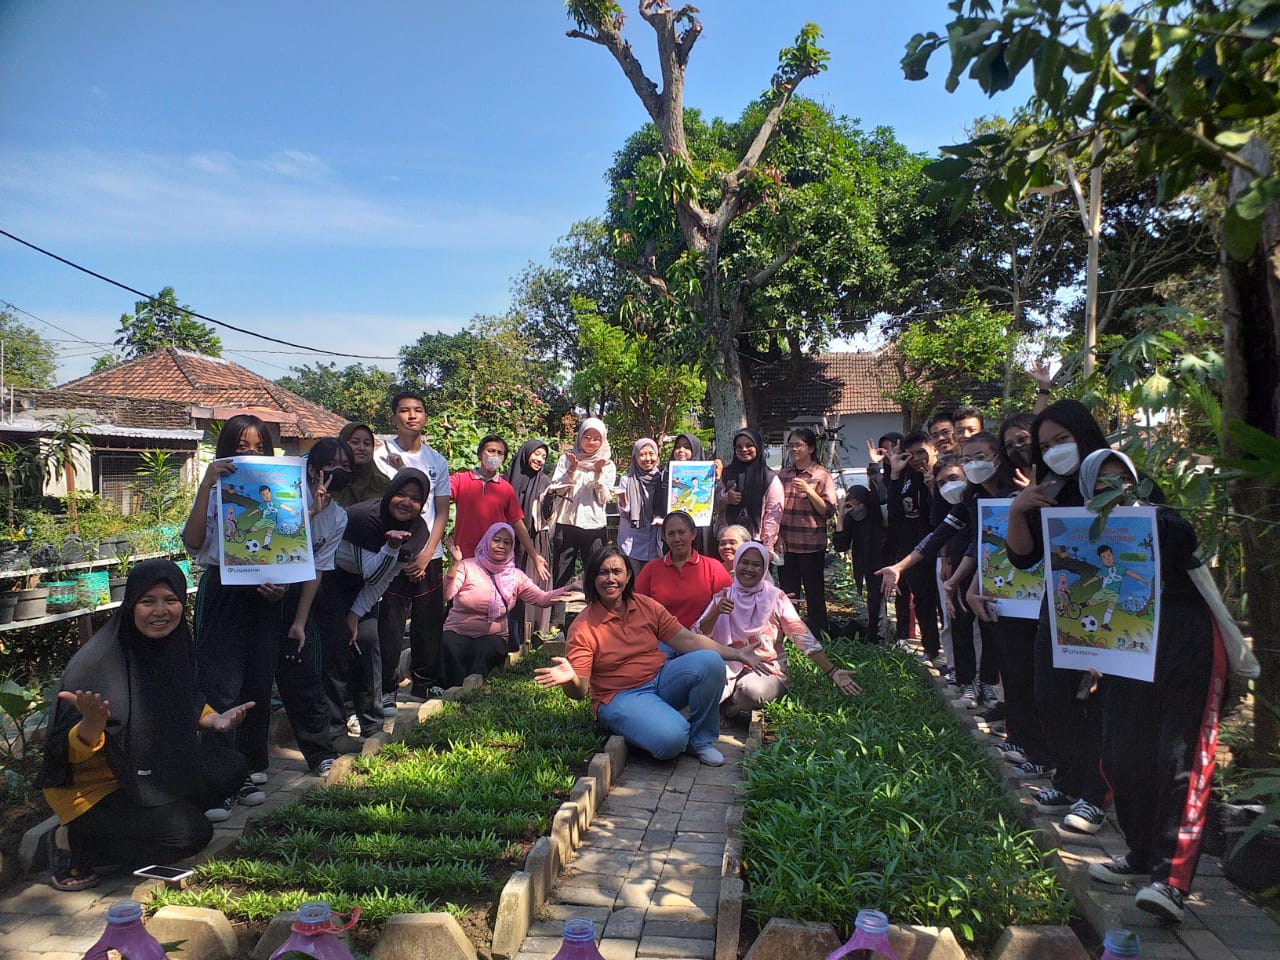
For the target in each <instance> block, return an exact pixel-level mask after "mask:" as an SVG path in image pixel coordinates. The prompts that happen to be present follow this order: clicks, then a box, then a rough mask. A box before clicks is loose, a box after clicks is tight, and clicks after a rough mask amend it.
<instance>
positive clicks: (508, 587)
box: [475, 523, 520, 622]
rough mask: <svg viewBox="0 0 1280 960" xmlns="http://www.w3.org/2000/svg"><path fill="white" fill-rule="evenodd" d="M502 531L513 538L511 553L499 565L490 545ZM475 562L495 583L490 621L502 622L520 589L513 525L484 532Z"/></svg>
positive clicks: (490, 605)
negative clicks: (491, 553)
mask: <svg viewBox="0 0 1280 960" xmlns="http://www.w3.org/2000/svg"><path fill="white" fill-rule="evenodd" d="M502 530H505V531H507V535H508V536H509V537H511V553H510V554H508V556H507V559H506V560H505V561H503V562H501V563H499V562H498V561H497V560H494V559H493V557H492V556H491V555H490V553H489V543H490V541H492V540H493V538H494V536H495V535H496V534H497V533H499V532H500V531H502ZM475 561H476V563H477V564H479V566H480V567H481V569H483V570H484V572H485V573H487V574H488V575H489V579H490V580H492V581H493V593H492V594H491V595H490V597H489V621H490V622H494V621H497V620H501V619H502V618H503V617H505V616H506V615H507V611H508V610H510V609H511V604H512V603H514V602H515V599H516V591H517V590H519V589H520V574H519V572H518V571H517V570H516V532H515V530H513V529H512V527H511V524H509V523H495V524H493V525H492V526H490V527H489V529H488V530H486V531H485V532H484V536H483V537H481V538H480V542H479V543H477V544H476V555H475Z"/></svg>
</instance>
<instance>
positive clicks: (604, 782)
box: [587, 753, 613, 800]
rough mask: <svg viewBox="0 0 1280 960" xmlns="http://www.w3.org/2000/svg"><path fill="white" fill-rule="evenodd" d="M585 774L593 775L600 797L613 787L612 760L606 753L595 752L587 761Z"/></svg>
mask: <svg viewBox="0 0 1280 960" xmlns="http://www.w3.org/2000/svg"><path fill="white" fill-rule="evenodd" d="M587 776H588V777H595V780H596V783H597V784H598V785H599V788H600V793H601V795H602V796H601V799H602V800H603V798H604V795H607V794H608V793H609V791H610V790H611V789H613V761H612V760H610V759H609V755H608V754H607V753H597V754H596V755H595V756H593V757H592V758H591V760H590V761H589V762H588V763H587Z"/></svg>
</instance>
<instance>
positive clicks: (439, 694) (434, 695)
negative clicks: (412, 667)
mask: <svg viewBox="0 0 1280 960" xmlns="http://www.w3.org/2000/svg"><path fill="white" fill-rule="evenodd" d="M443 697H444V687H429V688H428V689H427V699H428V700H440V699H442V698H443Z"/></svg>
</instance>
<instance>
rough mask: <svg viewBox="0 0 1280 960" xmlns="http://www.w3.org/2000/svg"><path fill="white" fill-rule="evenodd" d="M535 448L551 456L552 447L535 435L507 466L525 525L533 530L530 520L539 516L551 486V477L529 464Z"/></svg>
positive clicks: (508, 478) (509, 480) (508, 476)
mask: <svg viewBox="0 0 1280 960" xmlns="http://www.w3.org/2000/svg"><path fill="white" fill-rule="evenodd" d="M535 450H545V451H547V456H548V458H549V457H550V456H551V448H550V447H549V446H547V444H546V442H545V441H543V440H539V439H537V438H536V437H535V438H534V439H532V440H526V441H525V442H524V444H523V445H522V446H521V447H520V452H519V453H517V454H516V455H515V457H514V458H512V460H511V465H510V466H508V467H507V482H508V483H510V484H511V486H513V487H514V488H515V491H516V500H517V501H518V502H519V504H520V509H521V510H522V511H524V516H525V525H526V526H528V527H530V529H531V530H532V527H533V525H532V524H531V523H530V520H531V519H532V518H534V517H537V516H538V511H539V510H540V509H541V506H540V505H541V503H542V497H543V494H545V493H546V492H547V487H549V486H551V478H550V477H548V476H547V475H546V474H545V473H543V472H542V471H541V470H534V469H533V467H531V466H529V458H530V457H531V456H533V451H535Z"/></svg>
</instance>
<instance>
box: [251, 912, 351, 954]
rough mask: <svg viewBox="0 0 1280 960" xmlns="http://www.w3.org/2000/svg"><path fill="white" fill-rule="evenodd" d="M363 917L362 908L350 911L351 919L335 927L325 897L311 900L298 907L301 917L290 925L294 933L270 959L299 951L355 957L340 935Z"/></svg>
mask: <svg viewBox="0 0 1280 960" xmlns="http://www.w3.org/2000/svg"><path fill="white" fill-rule="evenodd" d="M359 919H360V908H359V907H356V908H355V909H354V910H352V911H351V919H350V920H348V921H347V922H346V923H345V924H344V925H342V926H335V925H334V922H333V911H332V910H330V909H329V904H327V903H325V902H324V901H323V900H311V901H309V902H307V903H304V904H302V906H300V907H298V919H297V920H295V921H294V922H293V926H292V927H291V928H290V929H291V930H292V931H293V932H292V933H290V934H289V936H288V939H286V940H285V942H284V943H282V944H280V946H278V947H277V948H276V950H275V952H274V953H272V954H271V958H270V960H278V958H279V957H283V956H284V955H285V954H286V953H291V952H293V951H295V950H296V951H297V952H299V953H305V954H306V955H307V956H309V957H315V958H317V960H355V958H354V957H352V956H351V951H350V950H348V949H347V945H346V944H345V943H343V942H342V941H341V940H339V939H338V934H340V933H342V932H343V931H344V930H350V929H351V928H352V927H354V926H355V925H356V921H357V920H359Z"/></svg>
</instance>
